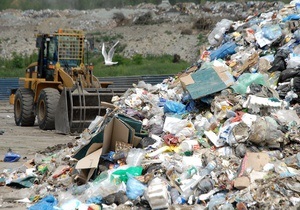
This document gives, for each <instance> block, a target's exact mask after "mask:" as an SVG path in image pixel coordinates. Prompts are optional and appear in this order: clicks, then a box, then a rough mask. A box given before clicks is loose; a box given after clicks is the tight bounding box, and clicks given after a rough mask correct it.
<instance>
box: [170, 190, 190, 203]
mask: <svg viewBox="0 0 300 210" xmlns="http://www.w3.org/2000/svg"><path fill="white" fill-rule="evenodd" d="M170 196H171V199H172V203H173V204H184V203H185V202H186V200H185V199H184V198H183V197H182V196H180V194H179V192H178V190H177V189H176V188H171V190H170Z"/></svg>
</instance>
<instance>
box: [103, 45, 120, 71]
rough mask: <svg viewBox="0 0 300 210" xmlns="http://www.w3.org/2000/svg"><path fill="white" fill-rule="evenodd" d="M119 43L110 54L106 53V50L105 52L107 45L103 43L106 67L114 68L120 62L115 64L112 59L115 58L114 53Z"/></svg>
mask: <svg viewBox="0 0 300 210" xmlns="http://www.w3.org/2000/svg"><path fill="white" fill-rule="evenodd" d="M118 43H119V41H117V42H116V43H115V44H114V46H112V48H111V49H110V50H109V52H108V54H107V53H106V50H105V44H104V42H103V45H102V55H103V57H104V64H105V65H106V66H112V65H115V64H117V63H118V62H113V61H112V58H113V56H114V52H115V47H116V46H117V44H118Z"/></svg>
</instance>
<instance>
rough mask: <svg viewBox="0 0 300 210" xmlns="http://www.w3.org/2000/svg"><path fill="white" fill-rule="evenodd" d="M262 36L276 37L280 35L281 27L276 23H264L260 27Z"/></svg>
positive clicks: (270, 38)
mask: <svg viewBox="0 0 300 210" xmlns="http://www.w3.org/2000/svg"><path fill="white" fill-rule="evenodd" d="M262 32H263V36H264V37H265V38H267V39H269V40H275V39H278V38H279V37H280V36H281V35H282V32H281V28H280V26H279V25H278V24H276V25H265V26H263V27H262Z"/></svg>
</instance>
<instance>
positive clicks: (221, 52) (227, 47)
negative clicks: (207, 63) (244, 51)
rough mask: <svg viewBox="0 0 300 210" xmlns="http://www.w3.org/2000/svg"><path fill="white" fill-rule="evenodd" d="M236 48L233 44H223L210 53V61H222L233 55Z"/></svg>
mask: <svg viewBox="0 0 300 210" xmlns="http://www.w3.org/2000/svg"><path fill="white" fill-rule="evenodd" d="M236 47H237V45H236V44H235V42H228V43H225V44H223V45H222V46H221V47H219V48H218V49H216V50H214V51H212V52H211V53H210V59H211V60H215V59H219V58H221V59H223V58H225V57H226V56H227V55H232V54H234V53H235V48H236Z"/></svg>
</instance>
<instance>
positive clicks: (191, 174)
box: [177, 166, 197, 183]
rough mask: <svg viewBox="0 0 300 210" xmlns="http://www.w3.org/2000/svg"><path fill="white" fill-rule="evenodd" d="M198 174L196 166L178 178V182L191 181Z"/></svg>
mask: <svg viewBox="0 0 300 210" xmlns="http://www.w3.org/2000/svg"><path fill="white" fill-rule="evenodd" d="M196 173H197V168H196V167H195V166H191V167H189V168H188V169H187V170H185V171H184V172H183V173H182V174H181V175H180V176H179V177H178V179H177V181H178V182H179V183H181V182H182V181H183V180H186V179H190V178H191V177H192V176H193V175H194V174H196Z"/></svg>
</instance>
